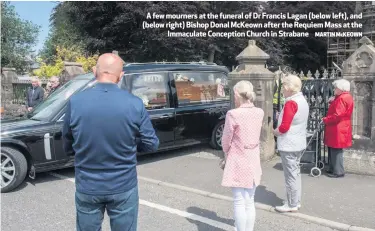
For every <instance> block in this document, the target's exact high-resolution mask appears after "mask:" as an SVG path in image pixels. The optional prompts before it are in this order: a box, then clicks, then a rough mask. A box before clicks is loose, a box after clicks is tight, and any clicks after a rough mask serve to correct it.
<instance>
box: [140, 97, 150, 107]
mask: <svg viewBox="0 0 375 231" xmlns="http://www.w3.org/2000/svg"><path fill="white" fill-rule="evenodd" d="M139 98H141V100H142V101H143V104H144V105H145V106H146V107H147V106H148V103H149V102H150V101H149V100H148V97H147V96H145V95H142V96H140V97H139Z"/></svg>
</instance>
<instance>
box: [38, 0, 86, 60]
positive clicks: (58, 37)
mask: <svg viewBox="0 0 375 231" xmlns="http://www.w3.org/2000/svg"><path fill="white" fill-rule="evenodd" d="M65 6H67V5H65V4H57V5H56V6H55V8H54V9H53V12H52V14H51V17H50V21H51V30H50V32H49V35H48V37H47V39H46V41H45V42H44V46H43V49H42V50H41V51H40V53H39V55H40V58H41V59H42V60H43V61H44V62H46V63H47V64H52V63H53V62H54V60H55V59H56V55H57V47H70V48H72V49H70V50H74V49H78V50H80V52H81V53H84V52H83V51H84V48H85V38H84V37H82V36H80V35H79V34H78V32H77V29H76V28H75V27H73V26H72V23H71V21H70V19H69V18H68V17H67V15H66V13H65V10H64V7H65ZM86 55H88V54H86Z"/></svg>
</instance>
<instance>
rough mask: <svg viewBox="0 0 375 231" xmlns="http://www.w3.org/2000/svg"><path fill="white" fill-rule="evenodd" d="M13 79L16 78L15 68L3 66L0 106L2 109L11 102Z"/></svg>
mask: <svg viewBox="0 0 375 231" xmlns="http://www.w3.org/2000/svg"><path fill="white" fill-rule="evenodd" d="M13 79H17V74H16V69H15V68H7V67H4V68H2V69H1V107H3V109H4V110H6V106H7V105H10V104H11V103H12V99H13Z"/></svg>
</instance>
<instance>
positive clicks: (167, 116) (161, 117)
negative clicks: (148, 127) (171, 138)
mask: <svg viewBox="0 0 375 231" xmlns="http://www.w3.org/2000/svg"><path fill="white" fill-rule="evenodd" d="M168 118H170V116H169V115H162V116H160V117H159V119H168Z"/></svg>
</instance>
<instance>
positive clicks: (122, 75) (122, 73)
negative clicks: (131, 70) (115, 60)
mask: <svg viewBox="0 0 375 231" xmlns="http://www.w3.org/2000/svg"><path fill="white" fill-rule="evenodd" d="M124 74H125V72H123V71H122V72H121V74H120V77H119V78H118V81H119V82H120V81H121V79H122V77H124Z"/></svg>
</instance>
